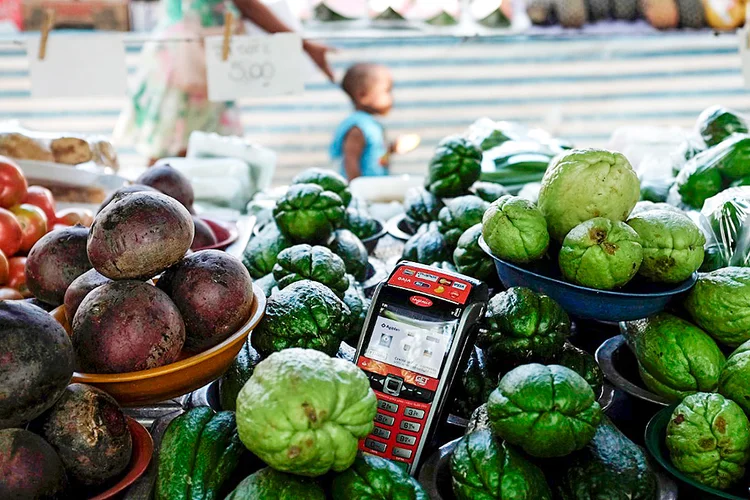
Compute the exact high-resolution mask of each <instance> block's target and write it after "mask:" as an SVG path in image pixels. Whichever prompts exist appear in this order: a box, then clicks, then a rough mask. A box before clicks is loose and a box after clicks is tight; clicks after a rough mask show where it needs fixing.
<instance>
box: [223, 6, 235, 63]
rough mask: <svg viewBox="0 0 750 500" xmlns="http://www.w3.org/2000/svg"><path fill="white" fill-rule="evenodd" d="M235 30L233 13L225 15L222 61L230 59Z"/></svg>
mask: <svg viewBox="0 0 750 500" xmlns="http://www.w3.org/2000/svg"><path fill="white" fill-rule="evenodd" d="M233 28H234V16H233V15H232V13H231V12H226V13H224V44H223V45H222V47H221V60H222V61H226V60H227V59H228V58H229V50H230V48H231V42H232V31H233Z"/></svg>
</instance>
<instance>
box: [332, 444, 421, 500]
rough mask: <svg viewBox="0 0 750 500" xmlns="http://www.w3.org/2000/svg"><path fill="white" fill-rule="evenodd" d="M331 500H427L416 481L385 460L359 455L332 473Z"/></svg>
mask: <svg viewBox="0 0 750 500" xmlns="http://www.w3.org/2000/svg"><path fill="white" fill-rule="evenodd" d="M331 497H332V498H333V500H370V499H376V498H382V499H393V500H401V499H403V500H430V496H429V495H428V494H427V492H425V490H424V489H423V488H422V485H421V484H419V483H418V482H417V480H416V479H414V478H413V477H411V476H410V475H409V474H407V473H406V471H405V470H404V469H402V468H401V467H399V466H398V465H396V464H395V463H393V462H391V461H390V460H386V459H385V458H380V457H376V456H374V455H369V454H364V453H360V454H358V455H357V458H356V459H355V460H354V463H353V464H352V466H351V467H350V468H349V469H347V470H345V471H344V472H341V473H339V474H336V476H335V477H334V478H333V483H332V485H331Z"/></svg>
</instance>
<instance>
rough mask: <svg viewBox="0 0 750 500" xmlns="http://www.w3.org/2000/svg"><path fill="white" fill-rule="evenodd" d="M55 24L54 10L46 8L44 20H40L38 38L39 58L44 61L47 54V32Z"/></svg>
mask: <svg viewBox="0 0 750 500" xmlns="http://www.w3.org/2000/svg"><path fill="white" fill-rule="evenodd" d="M54 25H55V11H54V10H52V9H47V10H45V11H44V21H42V37H41V39H40V40H39V60H40V61H44V58H45V57H46V56H47V39H48V38H49V32H50V31H52V28H53V27H54Z"/></svg>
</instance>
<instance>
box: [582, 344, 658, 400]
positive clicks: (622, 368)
mask: <svg viewBox="0 0 750 500" xmlns="http://www.w3.org/2000/svg"><path fill="white" fill-rule="evenodd" d="M594 357H595V358H596V362H597V363H599V368H601V370H602V373H603V374H604V377H605V378H606V379H607V380H608V381H609V382H610V383H611V384H612V385H614V386H615V387H616V388H617V389H620V390H621V391H623V392H625V393H627V394H628V395H630V396H632V397H634V398H638V399H640V400H641V401H645V402H647V403H651V404H654V405H658V406H669V405H670V404H671V403H670V402H669V401H668V400H666V399H664V398H663V397H661V396H659V395H657V394H654V393H653V392H651V391H649V390H648V389H645V388H644V387H642V382H641V379H640V377H639V376H638V368H637V367H638V361H637V360H636V359H635V355H634V354H633V353H632V352H631V351H630V349H629V348H628V345H627V343H626V342H625V337H623V336H622V335H617V336H616V337H612V338H611V339H609V340H605V341H604V343H603V344H602V345H601V346H599V349H597V350H596V353H595V354H594Z"/></svg>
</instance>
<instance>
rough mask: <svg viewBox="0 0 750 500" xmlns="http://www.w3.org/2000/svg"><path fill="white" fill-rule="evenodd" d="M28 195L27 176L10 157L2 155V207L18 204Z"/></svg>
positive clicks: (0, 174)
mask: <svg viewBox="0 0 750 500" xmlns="http://www.w3.org/2000/svg"><path fill="white" fill-rule="evenodd" d="M24 196H26V177H24V176H23V172H22V171H21V169H20V168H19V167H18V165H16V163H15V162H14V161H13V160H11V159H10V158H6V157H5V156H0V207H3V208H8V207H12V206H13V205H18V204H19V203H21V200H23V198H24Z"/></svg>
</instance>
